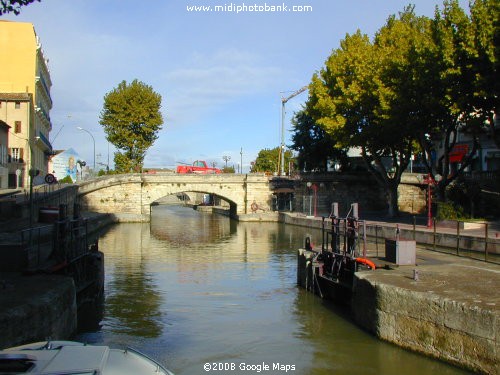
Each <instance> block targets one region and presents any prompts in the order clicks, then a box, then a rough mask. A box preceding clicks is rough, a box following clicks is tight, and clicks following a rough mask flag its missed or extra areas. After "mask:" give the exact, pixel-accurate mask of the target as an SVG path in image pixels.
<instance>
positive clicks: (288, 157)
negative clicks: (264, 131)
mask: <svg viewBox="0 0 500 375" xmlns="http://www.w3.org/2000/svg"><path fill="white" fill-rule="evenodd" d="M278 157H279V147H275V148H273V149H268V148H266V149H263V150H260V151H259V154H258V155H257V158H256V159H255V163H254V164H253V166H252V170H251V172H266V173H275V172H277V171H278ZM292 161H293V154H292V152H291V151H290V150H286V151H285V174H288V173H289V167H290V162H292Z"/></svg>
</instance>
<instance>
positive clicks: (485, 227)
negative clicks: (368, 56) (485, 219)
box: [484, 223, 488, 262]
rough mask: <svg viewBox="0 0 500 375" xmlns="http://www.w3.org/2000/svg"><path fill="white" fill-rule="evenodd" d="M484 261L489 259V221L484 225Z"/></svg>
mask: <svg viewBox="0 0 500 375" xmlns="http://www.w3.org/2000/svg"><path fill="white" fill-rule="evenodd" d="M484 261H485V262H487V261H488V223H486V224H485V226H484Z"/></svg>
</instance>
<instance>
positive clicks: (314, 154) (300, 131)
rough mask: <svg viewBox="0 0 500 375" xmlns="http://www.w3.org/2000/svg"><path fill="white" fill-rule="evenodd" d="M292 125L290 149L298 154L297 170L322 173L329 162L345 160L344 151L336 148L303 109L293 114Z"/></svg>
mask: <svg viewBox="0 0 500 375" xmlns="http://www.w3.org/2000/svg"><path fill="white" fill-rule="evenodd" d="M292 124H293V129H292V133H293V134H292V145H291V146H290V148H291V149H292V150H295V151H297V152H298V155H297V158H296V160H297V167H298V169H299V170H302V171H321V172H324V171H326V170H327V169H328V162H329V161H332V160H334V159H335V160H339V161H344V160H345V158H346V156H345V155H346V152H345V150H343V149H341V148H338V147H336V145H335V141H334V140H333V139H332V137H331V136H330V135H329V134H328V133H327V132H326V131H325V130H324V129H323V128H322V127H320V126H318V125H317V124H316V123H315V122H314V120H313V118H312V117H311V116H310V115H309V114H308V113H307V111H306V110H305V109H303V110H301V111H299V112H297V113H296V114H295V116H294V118H293V119H292Z"/></svg>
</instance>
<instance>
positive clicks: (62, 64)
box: [2, 0, 467, 172]
mask: <svg viewBox="0 0 500 375" xmlns="http://www.w3.org/2000/svg"><path fill="white" fill-rule="evenodd" d="M409 3H410V1H402V0H288V1H284V2H283V1H274V0H267V1H260V0H252V2H247V1H241V2H238V1H232V2H231V1H224V0H143V1H140V2H138V1H135V0H104V1H102V0H71V1H68V0H42V2H41V3H34V4H32V5H30V6H28V7H24V8H22V11H21V14H20V15H19V16H15V15H7V16H3V17H2V18H3V19H9V20H14V21H21V22H31V23H33V24H34V26H35V30H36V33H37V34H38V36H39V37H40V40H41V43H42V46H43V50H44V53H45V56H46V57H47V58H48V59H49V68H50V71H51V78H52V82H53V86H52V92H51V93H52V99H53V102H54V107H53V109H52V111H51V119H52V123H53V130H52V133H51V136H50V139H51V141H53V146H54V148H55V149H67V148H74V149H75V150H76V151H77V152H78V153H79V154H80V155H81V156H82V157H83V158H85V159H86V160H87V161H88V162H89V164H90V165H91V163H92V161H93V144H92V139H91V138H90V136H89V135H88V134H86V133H84V132H82V131H79V130H78V129H77V127H78V126H80V127H82V128H84V129H86V130H88V131H89V132H91V133H92V134H93V136H94V138H95V140H96V154H98V156H97V162H102V163H107V158H108V145H107V142H106V140H105V137H104V132H103V130H102V127H101V125H99V114H100V112H101V110H102V105H103V97H104V95H105V94H106V93H107V92H109V91H111V90H112V89H113V88H115V87H116V86H117V85H118V84H119V83H120V82H121V81H122V80H126V81H127V82H131V81H132V80H134V79H138V80H140V81H142V82H144V83H146V84H148V85H150V86H152V87H153V89H154V90H155V91H156V92H158V93H159V94H160V95H161V96H162V113H163V118H164V124H163V128H162V130H161V131H160V132H159V138H158V140H157V141H156V142H155V144H154V145H153V146H152V147H151V148H150V149H149V151H148V153H147V155H146V159H145V167H174V166H175V165H177V163H178V162H186V163H191V162H193V161H194V160H207V161H209V162H210V163H211V162H216V163H217V165H218V166H219V167H222V166H223V165H224V161H223V159H222V156H223V155H227V156H230V157H231V160H230V161H229V163H228V165H234V166H235V168H236V169H238V165H239V163H240V159H241V154H240V152H241V150H242V151H243V155H242V159H243V172H246V171H248V169H249V165H250V162H251V161H253V160H255V158H256V156H257V154H258V152H259V150H261V149H264V148H274V147H276V146H278V145H279V144H280V139H281V97H282V96H285V97H286V96H289V95H290V94H291V93H292V92H294V91H296V90H298V89H300V88H301V87H303V86H305V85H307V84H309V82H310V80H311V77H312V75H313V73H314V72H316V71H318V70H319V69H321V67H322V66H323V64H324V62H325V60H326V59H327V57H328V55H329V54H330V53H331V51H332V50H333V49H335V48H337V47H338V46H339V42H340V40H341V39H343V38H344V37H345V35H346V34H347V33H353V32H355V31H356V30H357V29H360V30H361V31H362V32H364V33H366V34H368V35H370V36H373V34H374V33H375V32H376V31H377V30H378V29H379V28H380V27H381V26H382V25H383V24H384V23H385V21H386V19H387V17H388V16H389V15H390V14H395V13H397V12H399V11H401V10H403V8H404V7H405V6H406V5H408V4H409ZM413 3H414V4H415V5H416V12H417V14H420V15H427V16H432V15H433V12H434V8H435V6H436V5H439V6H441V4H442V1H434V0H413ZM460 3H461V4H462V6H463V7H465V8H466V7H467V1H461V2H460ZM231 4H232V5H233V7H236V6H241V5H243V4H245V5H247V6H249V5H261V6H264V5H265V4H267V5H282V4H285V5H286V6H287V7H288V8H289V9H290V8H291V7H292V6H294V5H295V6H297V5H302V6H311V7H312V11H309V12H291V11H289V12H255V11H254V12H250V11H247V12H240V13H236V12H234V11H233V12H229V11H228V12H193V11H191V12H190V11H188V9H187V7H188V6H192V5H199V6H212V7H214V6H216V5H221V6H226V9H230V6H231ZM306 99H307V91H306V92H304V93H302V94H300V95H298V96H296V97H295V98H293V99H291V100H290V101H289V102H288V103H287V105H286V110H287V115H286V120H285V127H286V129H287V130H286V141H285V143H287V144H289V143H290V141H289V139H290V132H289V130H290V129H291V125H290V119H291V117H292V116H293V113H294V112H295V111H297V110H299V109H300V108H301V105H302V104H303V103H304V102H305V101H306ZM57 133H58V134H57ZM56 134H57V136H56ZM113 150H114V149H113V147H111V148H110V152H109V158H110V160H111V161H112V160H113V155H112V154H113Z"/></svg>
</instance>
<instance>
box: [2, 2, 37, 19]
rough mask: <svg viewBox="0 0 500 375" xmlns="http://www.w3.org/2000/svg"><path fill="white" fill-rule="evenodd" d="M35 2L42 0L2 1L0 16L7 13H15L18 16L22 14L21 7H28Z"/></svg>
mask: <svg viewBox="0 0 500 375" xmlns="http://www.w3.org/2000/svg"><path fill="white" fill-rule="evenodd" d="M35 1H38V2H40V1H41V0H0V16H1V15H3V14H7V13H11V12H12V13H14V14H15V15H16V16H17V15H18V14H19V13H21V7H22V6H27V5H29V4H31V3H34V2H35Z"/></svg>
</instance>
